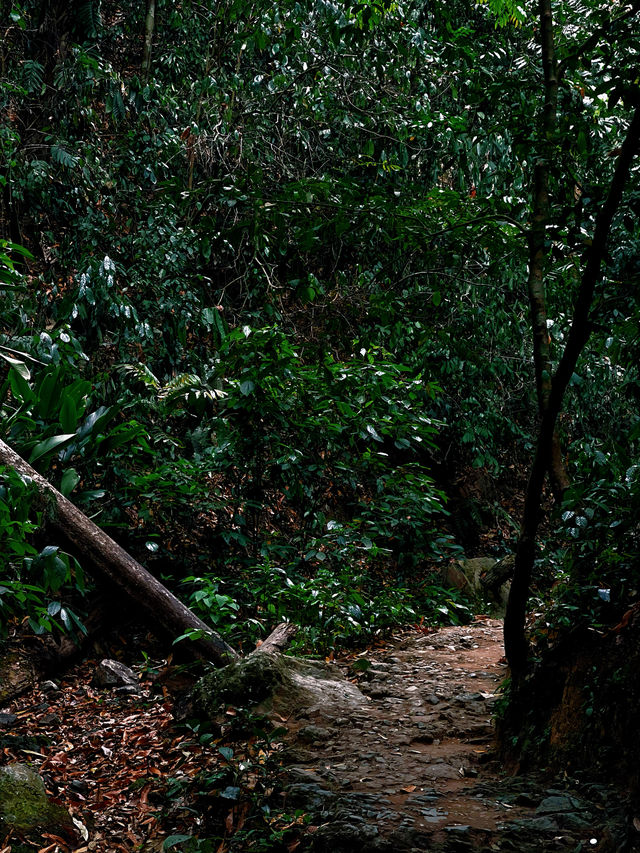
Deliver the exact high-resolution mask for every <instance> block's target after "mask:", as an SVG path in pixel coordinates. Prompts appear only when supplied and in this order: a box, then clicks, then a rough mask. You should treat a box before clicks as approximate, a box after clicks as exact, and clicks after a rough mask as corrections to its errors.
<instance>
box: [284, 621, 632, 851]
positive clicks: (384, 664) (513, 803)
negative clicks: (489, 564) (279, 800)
mask: <svg viewBox="0 0 640 853" xmlns="http://www.w3.org/2000/svg"><path fill="white" fill-rule="evenodd" d="M363 659H364V660H365V661H366V663H365V664H361V665H360V666H364V668H363V669H361V671H360V675H359V678H358V682H359V686H360V690H361V692H362V693H363V694H364V701H363V703H362V705H361V707H360V708H352V709H351V710H349V711H348V712H346V713H345V712H344V709H342V710H341V709H334V708H332V707H330V706H324V707H318V708H316V709H312V711H311V712H310V713H309V714H308V717H307V719H301V720H298V721H297V722H296V724H295V725H294V726H292V727H291V728H290V732H289V738H290V739H292V740H293V745H292V746H290V747H289V748H288V749H287V751H286V752H285V758H286V761H287V762H290V764H289V766H288V768H287V770H286V771H285V777H286V779H287V786H288V802H289V807H290V808H293V807H301V808H304V809H305V810H306V811H308V812H310V813H312V814H313V815H314V818H315V820H314V823H315V825H316V826H317V828H315V827H314V828H312V830H311V831H312V834H313V849H314V850H317V851H326V853H341V851H344V853H348V851H354V850H357V851H372V853H373V851H385V853H395V851H405V850H406V851H412V853H418V851H432V850H443V851H458V850H478V851H487V853H488V851H499V850H510V851H541V850H543V851H546V850H549V851H551V850H571V851H578V850H596V851H600V853H601V851H605V850H606V851H613V850H619V849H624V850H631V849H635V848H633V846H624V847H622V846H620V845H621V844H623V845H624V844H626V843H627V842H626V837H627V830H626V827H625V818H624V816H623V815H622V814H621V813H620V812H618V811H617V808H618V807H619V802H618V803H617V804H616V805H614V806H612V803H611V800H612V799H613V798H612V797H611V795H612V794H613V792H610V791H607V790H606V788H604V787H600V786H598V785H596V784H593V783H591V784H583V785H579V784H578V783H577V782H576V781H575V780H570V779H568V778H567V777H566V774H565V775H564V776H563V778H562V779H558V778H555V779H554V778H551V777H543V776H539V777H537V778H533V777H532V776H530V775H528V776H521V777H517V776H509V775H507V774H506V773H505V772H504V771H503V769H502V768H501V767H500V765H499V762H498V761H497V759H496V756H495V753H494V745H495V744H494V724H493V719H492V716H493V714H494V711H495V703H496V701H498V698H499V694H498V691H499V688H500V684H501V682H502V681H503V680H504V678H505V676H506V674H507V669H506V665H505V663H504V658H503V642H502V622H500V621H498V620H494V619H489V618H487V617H476V619H475V620H474V622H473V624H472V625H469V626H463V627H447V628H440V629H438V630H436V631H434V632H433V633H431V632H430V633H420V632H416V631H415V630H414V631H408V632H405V633H403V634H401V635H398V636H396V637H394V638H393V639H392V640H391V641H390V642H389V643H387V644H386V645H385V647H384V648H381V649H379V650H377V651H375V652H367V653H364V654H363V655H361V656H360V658H359V660H363ZM357 660H358V659H357ZM343 666H344V665H343ZM344 669H345V670H346V672H345V674H346V675H347V676H349V674H351V677H353V669H354V668H353V665H351V666H350V667H347V666H344ZM287 725H290V723H289V722H288V723H287ZM304 742H307V743H306V744H305V743H304ZM613 801H614V803H615V802H616V801H615V799H613ZM632 832H633V831H632Z"/></svg>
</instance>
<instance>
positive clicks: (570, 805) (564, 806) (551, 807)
mask: <svg viewBox="0 0 640 853" xmlns="http://www.w3.org/2000/svg"><path fill="white" fill-rule="evenodd" d="M581 807H582V804H581V803H580V800H577V799H576V798H575V797H570V796H568V795H564V794H563V795H561V796H557V795H553V796H551V797H545V799H544V800H543V801H542V802H541V803H540V805H539V806H538V808H537V809H536V814H557V813H558V812H572V811H576V810H579V809H580V808H581Z"/></svg>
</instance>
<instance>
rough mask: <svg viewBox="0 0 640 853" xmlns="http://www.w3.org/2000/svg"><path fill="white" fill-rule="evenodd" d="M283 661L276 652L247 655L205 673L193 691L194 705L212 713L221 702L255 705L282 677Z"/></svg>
mask: <svg viewBox="0 0 640 853" xmlns="http://www.w3.org/2000/svg"><path fill="white" fill-rule="evenodd" d="M285 670H286V664H285V663H284V662H283V660H282V659H281V658H280V656H277V655H269V654H257V655H250V656H249V657H247V658H245V659H244V660H241V661H238V662H237V663H232V664H229V665H228V666H225V667H223V668H222V669H218V670H215V671H213V672H210V673H209V674H208V675H205V676H204V677H203V678H202V679H201V680H200V681H199V682H198V684H197V685H196V687H195V689H194V692H193V699H194V706H195V707H196V709H197V710H198V711H202V712H204V713H205V715H206V716H208V717H213V716H215V714H216V713H217V711H218V708H219V706H220V705H221V704H223V703H224V704H228V705H244V706H250V705H257V704H258V703H260V702H262V701H264V700H265V699H267V698H268V697H269V696H271V694H272V693H273V691H274V689H275V688H276V687H277V686H278V685H279V684H282V683H283V682H284V680H285V677H286V676H285Z"/></svg>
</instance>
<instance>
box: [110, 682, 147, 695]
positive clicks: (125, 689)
mask: <svg viewBox="0 0 640 853" xmlns="http://www.w3.org/2000/svg"><path fill="white" fill-rule="evenodd" d="M114 692H115V693H117V694H118V695H119V696H139V695H140V692H141V691H140V688H139V687H138V685H137V684H123V685H122V687H116V689H115V691H114Z"/></svg>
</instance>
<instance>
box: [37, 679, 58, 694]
mask: <svg viewBox="0 0 640 853" xmlns="http://www.w3.org/2000/svg"><path fill="white" fill-rule="evenodd" d="M40 689H41V690H42V691H43V693H59V692H60V688H59V687H58V685H57V684H56V683H55V681H43V682H42V684H41V685H40Z"/></svg>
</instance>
